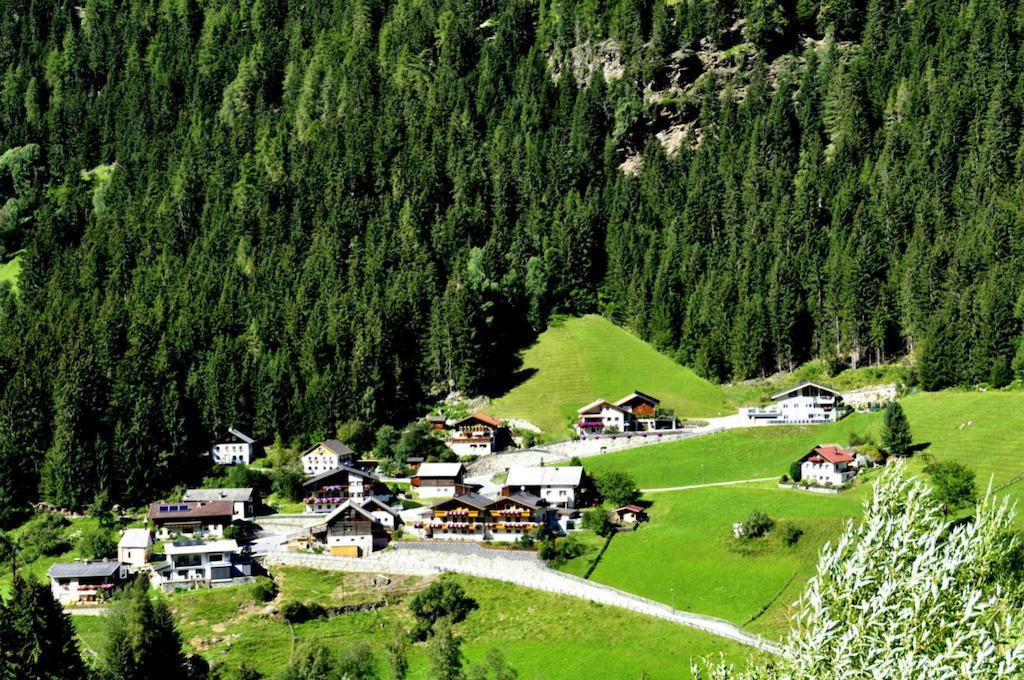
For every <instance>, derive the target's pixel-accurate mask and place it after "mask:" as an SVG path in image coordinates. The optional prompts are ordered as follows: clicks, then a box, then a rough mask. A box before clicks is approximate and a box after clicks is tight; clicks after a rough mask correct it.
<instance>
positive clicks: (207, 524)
mask: <svg viewBox="0 0 1024 680" xmlns="http://www.w3.org/2000/svg"><path fill="white" fill-rule="evenodd" d="M234 516H235V504H234V502H232V501H182V502H180V503H166V502H163V501H160V502H156V503H151V504H150V506H149V513H148V515H147V517H148V519H149V523H150V525H152V527H153V533H154V534H155V535H156V537H157V538H159V539H162V540H166V539H168V538H171V537H173V536H188V537H192V538H202V537H214V538H219V537H221V536H223V535H224V529H226V528H227V527H229V526H231V522H232V521H233V520H234Z"/></svg>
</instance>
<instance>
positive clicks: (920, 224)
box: [0, 0, 1024, 510]
mask: <svg viewBox="0 0 1024 680" xmlns="http://www.w3.org/2000/svg"><path fill="white" fill-rule="evenodd" d="M1022 31H1024V4H1020V3H1013V2H1007V1H1006V0H935V1H929V2H910V3H899V2H896V1H895V0H870V1H868V2H864V1H863V0H835V1H830V2H827V3H825V2H820V1H819V0H782V1H781V2H780V1H776V0H741V1H739V2H736V1H734V0H721V1H715V0H680V1H679V2H675V3H667V2H664V0H609V1H608V2H598V1H597V0H539V1H538V2H533V1H528V0H489V1H484V2H480V1H478V0H324V1H322V2H319V1H318V2H314V1H307V2H303V3H296V2H287V1H286V0H85V1H84V2H82V1H78V2H71V1H70V0H0V69H2V70H3V72H2V85H0V206H2V207H0V262H6V261H7V260H9V259H11V258H12V257H14V256H15V255H16V254H17V256H18V257H19V258H20V262H21V265H22V267H21V275H20V279H19V281H18V285H17V290H16V291H15V290H13V289H12V288H10V287H6V288H5V289H4V290H0V510H3V509H5V508H7V509H9V508H13V507H22V506H23V505H24V503H25V502H26V501H28V500H31V499H34V498H36V497H37V496H41V497H43V498H46V499H48V500H50V501H53V502H55V503H60V504H66V505H80V504H86V503H88V502H90V501H91V500H92V498H93V496H94V493H95V491H96V489H98V488H107V489H109V490H110V492H111V497H112V498H114V499H117V500H121V501H125V502H129V503H136V502H139V501H142V500H144V499H147V498H149V497H151V495H152V494H154V493H155V492H158V491H161V490H163V489H166V488H168V487H169V486H171V485H172V484H173V483H175V482H176V481H177V480H178V479H180V477H181V476H182V473H183V470H185V469H187V468H188V466H190V465H194V464H195V463H196V462H197V461H198V460H199V458H198V456H199V454H198V453H197V451H200V450H201V449H202V448H203V447H204V446H205V443H206V439H207V437H208V436H209V434H210V433H212V432H214V431H217V430H219V429H221V428H223V427H225V426H227V425H230V424H232V423H246V424H248V425H250V426H251V427H252V430H253V432H254V434H256V435H258V436H260V437H273V436H275V434H280V435H282V436H283V437H285V438H286V439H287V438H291V437H298V438H300V439H304V440H308V439H310V438H313V437H319V436H325V435H332V434H333V433H334V432H335V430H336V428H337V426H338V424H339V423H342V422H344V421H347V420H351V419H361V420H364V421H367V422H372V423H382V422H393V423H400V422H403V421H404V420H406V419H407V418H408V417H409V416H410V415H411V414H413V413H414V412H415V409H416V408H417V406H418V405H421V404H423V403H424V402H425V401H426V400H428V399H430V398H431V397H434V396H436V395H439V394H444V393H446V392H447V391H449V390H450V389H452V388H457V389H461V390H464V391H467V392H469V393H479V392H483V393H492V392H496V391H500V389H501V386H502V385H504V384H506V383H507V381H508V379H509V375H510V373H511V372H512V371H513V370H514V368H515V364H514V355H515V352H516V350H517V349H518V348H520V347H521V346H522V345H523V344H524V343H526V342H528V341H529V339H530V338H531V337H533V336H534V334H535V333H536V332H538V331H539V330H540V329H542V328H543V327H544V326H545V324H546V321H547V320H548V319H549V318H550V316H551V315H552V314H562V313H570V314H571V313H582V312H592V311H598V312H601V313H603V314H605V315H607V316H609V317H610V318H612V319H613V320H615V321H616V322H617V323H620V324H622V325H624V326H626V327H629V328H631V329H633V330H634V331H635V332H637V333H638V334H639V335H641V336H642V337H644V338H645V339H648V340H650V341H651V342H652V343H654V344H655V345H656V346H657V347H658V348H660V349H662V350H664V351H666V352H668V353H670V354H671V355H673V356H675V357H676V358H677V359H678V360H679V361H681V362H684V363H686V364H688V365H691V366H693V367H694V368H696V369H697V370H698V371H699V372H700V373H701V374H703V375H705V376H707V377H709V378H712V379H715V380H729V379H744V378H748V377H753V376H758V375H762V374H765V373H771V372H774V371H776V370H779V369H788V368H791V367H793V366H794V365H796V364H797V363H799V362H801V361H805V360H807V359H808V358H811V357H824V358H829V359H836V360H840V361H846V362H850V363H852V364H855V365H856V364H864V363H872V362H879V361H884V360H886V359H888V358H891V357H893V356H895V355H902V354H905V353H913V354H914V355H915V356H916V357H917V358H918V360H919V369H920V371H919V372H920V377H921V379H922V382H923V384H924V385H925V387H927V388H937V387H942V386H946V385H951V384H957V383H972V382H977V381H988V382H994V383H997V384H1001V383H1005V382H1006V381H1009V380H1010V379H1011V378H1012V377H1013V375H1014V373H1016V374H1017V375H1018V376H1020V375H1021V374H1024V350H1021V349H1019V347H1020V346H1021V317H1022V316H1024V298H1022V297H1021V291H1022V288H1021V285H1022V284H1021V281H1022V280H1024V279H1022V274H1024V233H1022V230H1024V219H1022V208H1024V146H1022V145H1021V142H1022V140H1021V138H1020V134H1019V130H1020V127H1021V126H1020V123H1021V113H1022V109H1024V83H1022V81H1021V79H1020V73H1021V68H1022V65H1024V64H1022V60H1024V51H1022V41H1021V35H1022ZM669 133H671V135H670V134H669ZM670 136H673V138H674V142H673V144H666V143H663V140H665V139H667V138H668V137H670ZM670 146H671V147H673V148H671V149H668V148H667V147H670ZM624 163H625V165H623V164H624Z"/></svg>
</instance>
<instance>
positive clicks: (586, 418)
mask: <svg viewBox="0 0 1024 680" xmlns="http://www.w3.org/2000/svg"><path fill="white" fill-rule="evenodd" d="M659 404H661V401H659V400H658V399H656V398H655V397H652V396H651V395H649V394H644V393H643V392H639V391H638V392H632V393H631V394H628V395H626V396H625V397H623V398H622V399H619V400H618V401H616V402H615V403H612V402H609V401H606V400H605V399H598V400H597V401H592V402H590V403H589V404H587V405H586V406H584V407H583V408H581V409H579V410H578V411H577V414H579V420H578V421H577V423H576V431H577V432H578V433H579V434H580V435H594V434H601V433H604V432H612V433H614V432H653V431H654V430H674V429H676V428H677V427H678V425H679V423H678V421H676V417H675V414H674V413H673V412H672V411H665V410H661V409H659V408H658V405H659Z"/></svg>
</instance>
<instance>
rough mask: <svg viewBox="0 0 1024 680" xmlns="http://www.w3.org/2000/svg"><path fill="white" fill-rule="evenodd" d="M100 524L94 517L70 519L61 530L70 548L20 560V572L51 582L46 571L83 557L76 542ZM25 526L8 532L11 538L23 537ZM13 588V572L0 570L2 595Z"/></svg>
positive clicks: (5, 595)
mask: <svg viewBox="0 0 1024 680" xmlns="http://www.w3.org/2000/svg"><path fill="white" fill-rule="evenodd" d="M97 525H98V520H96V519H92V518H88V517H87V518H83V519H73V520H70V523H69V524H68V526H66V527H64V528H63V529H62V530H61V532H60V533H61V536H62V538H63V539H64V540H65V541H66V542H67V544H68V548H67V550H65V551H64V552H62V553H60V554H58V555H43V556H40V557H38V558H37V559H34V560H32V561H30V562H26V561H24V560H19V561H18V571H19V573H21V574H23V575H25V576H30V577H34V578H36V579H38V580H40V581H45V582H47V583H48V582H49V579H48V578H47V576H46V573H47V572H48V571H49V570H50V567H51V566H52V565H54V564H57V563H58V562H74V561H75V560H76V559H79V558H82V555H81V554H79V552H78V548H77V547H76V544H77V542H78V539H79V537H80V536H81V535H82V532H84V531H86V530H88V529H92V528H94V527H96V526H97ZM25 528H26V527H25V526H24V525H22V526H20V527H17V528H15V529H12V530H11V531H9V532H7V533H8V536H10V538H12V539H14V540H15V541H17V540H18V539H19V538H21V536H22V534H23V533H24V531H25ZM10 590H11V573H10V572H9V571H7V570H4V571H3V572H0V597H7V596H8V595H9V594H10Z"/></svg>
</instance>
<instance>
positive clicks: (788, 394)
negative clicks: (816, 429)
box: [740, 382, 844, 425]
mask: <svg viewBox="0 0 1024 680" xmlns="http://www.w3.org/2000/svg"><path fill="white" fill-rule="evenodd" d="M771 399H772V401H773V402H774V403H773V404H771V405H770V406H766V407H752V408H744V409H740V413H741V414H742V415H746V416H747V419H748V420H749V421H750V422H751V423H752V424H765V425H814V424H816V423H834V422H835V421H836V420H838V419H839V418H840V417H841V415H842V413H843V412H844V411H843V408H842V405H843V396H842V395H841V394H840V393H839V392H837V391H835V390H833V389H832V388H829V387H825V386H824V385H818V384H817V383H813V382H803V383H800V384H799V385H796V386H794V387H791V388H789V389H786V390H782V391H781V392H776V393H775V394H773V395H772V396H771Z"/></svg>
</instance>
